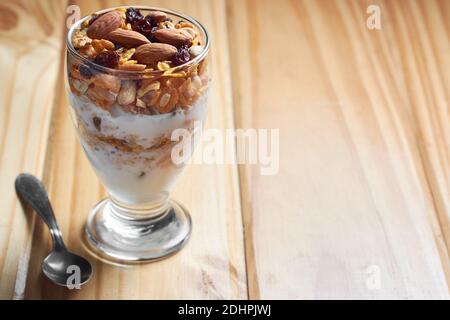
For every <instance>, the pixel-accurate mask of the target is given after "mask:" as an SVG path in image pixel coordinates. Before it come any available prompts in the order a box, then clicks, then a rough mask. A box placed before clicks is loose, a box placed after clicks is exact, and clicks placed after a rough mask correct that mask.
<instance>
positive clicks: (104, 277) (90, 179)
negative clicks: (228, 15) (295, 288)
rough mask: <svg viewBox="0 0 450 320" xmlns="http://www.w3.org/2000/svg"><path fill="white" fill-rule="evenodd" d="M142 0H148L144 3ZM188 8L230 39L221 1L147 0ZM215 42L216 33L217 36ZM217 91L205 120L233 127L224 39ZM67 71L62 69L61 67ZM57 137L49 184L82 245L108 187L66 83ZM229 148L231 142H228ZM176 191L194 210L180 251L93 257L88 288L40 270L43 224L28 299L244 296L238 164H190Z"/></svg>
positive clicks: (65, 227)
mask: <svg viewBox="0 0 450 320" xmlns="http://www.w3.org/2000/svg"><path fill="white" fill-rule="evenodd" d="M76 4H78V5H80V7H81V9H82V12H83V13H89V12H94V11H97V10H99V9H101V8H104V7H112V6H118V5H121V4H122V2H121V3H119V2H115V1H80V2H76ZM142 4H145V3H142ZM148 4H149V5H153V6H158V5H160V6H165V7H169V8H173V9H176V10H179V11H182V12H187V13H188V14H191V15H193V16H195V17H197V18H198V19H199V20H200V21H202V22H204V23H205V24H206V26H207V28H208V30H209V31H210V33H211V35H212V37H213V39H222V38H226V19H225V10H224V8H225V5H224V2H222V1H214V2H208V1H188V2H185V1H164V3H163V2H162V1H159V2H158V1H151V3H150V1H148ZM213 41H214V40H213ZM214 46H215V50H216V51H217V52H220V54H215V55H213V65H214V66H213V68H214V78H215V81H214V83H213V97H212V101H211V103H210V111H209V115H208V123H207V127H213V128H218V129H225V128H226V127H232V126H233V116H232V105H231V101H232V99H231V85H230V75H229V62H228V55H227V52H228V49H227V42H221V41H217V42H215V45H214ZM61 72H62V70H61ZM55 108H56V112H55V118H54V132H53V133H52V135H53V136H54V141H53V143H52V146H51V148H52V152H51V159H50V167H49V176H50V177H51V178H50V181H49V189H50V196H51V198H52V201H53V204H54V208H55V211H56V215H57V218H58V221H59V224H60V226H61V229H62V232H63V235H64V236H65V238H66V239H68V246H69V247H70V248H73V249H74V250H75V251H76V252H80V253H81V252H83V248H82V247H81V246H80V237H81V230H82V225H83V223H84V221H85V219H86V215H87V213H88V210H89V209H90V208H91V207H92V206H93V205H94V204H95V203H96V202H98V201H99V200H100V199H101V198H102V197H104V196H105V195H104V191H103V188H102V187H101V185H100V182H99V181H98V179H97V177H96V176H95V174H94V172H93V170H92V168H91V167H90V164H89V163H88V162H87V160H86V158H85V155H84V153H83V152H82V150H81V147H80V144H79V142H78V140H77V138H76V136H75V131H74V129H73V126H72V122H71V119H70V117H69V112H68V106H67V102H66V98H65V91H64V88H63V87H60V88H59V92H58V100H57V103H56V105H55ZM229 147H230V148H231V149H232V150H233V148H234V146H229ZM173 197H174V198H175V199H177V200H179V201H180V202H181V203H183V205H185V206H186V207H187V208H188V209H189V210H190V212H191V213H192V218H193V221H194V231H193V235H192V237H191V239H190V241H189V243H188V245H187V246H186V248H184V249H183V250H182V251H181V252H180V253H179V254H177V255H175V256H173V257H171V258H169V259H166V260H163V261H160V262H158V263H153V264H148V265H145V266H140V267H133V268H120V267H115V266H111V265H107V264H103V263H100V262H95V264H94V269H95V275H94V278H93V279H92V281H91V282H90V283H89V284H88V285H87V286H86V287H85V288H83V290H80V291H78V290H74V291H68V290H63V289H61V288H55V287H54V286H53V285H52V284H50V283H49V282H48V280H46V279H45V278H44V277H43V276H42V274H41V272H40V263H39V261H41V259H42V258H43V257H44V256H45V254H46V252H47V250H48V246H47V248H45V247H43V246H42V245H41V243H42V242H45V241H47V242H48V236H47V231H46V230H45V229H43V228H42V227H41V228H38V229H37V231H36V233H35V237H34V240H33V244H35V246H34V247H33V250H32V252H33V254H32V256H31V263H30V274H29V277H28V283H27V286H26V288H27V291H26V298H29V299H39V298H45V299H50V298H51V299H53V298H59V299H60V298H65V299H213V298H214V299H224V298H229V299H242V298H246V297H247V288H246V276H245V258H244V247H243V232H242V223H241V210H240V203H239V186H238V175H237V168H236V166H227V167H222V166H218V165H215V166H200V165H192V166H190V167H188V168H187V169H186V172H185V173H184V176H183V178H182V181H180V183H179V184H178V186H177V187H176V190H175V192H174V194H173Z"/></svg>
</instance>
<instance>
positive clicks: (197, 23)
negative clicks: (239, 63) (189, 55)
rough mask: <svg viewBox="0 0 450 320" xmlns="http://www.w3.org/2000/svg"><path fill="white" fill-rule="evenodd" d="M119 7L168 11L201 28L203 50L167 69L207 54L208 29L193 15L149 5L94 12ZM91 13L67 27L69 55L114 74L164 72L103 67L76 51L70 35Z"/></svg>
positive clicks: (186, 64)
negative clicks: (203, 40) (188, 59)
mask: <svg viewBox="0 0 450 320" xmlns="http://www.w3.org/2000/svg"><path fill="white" fill-rule="evenodd" d="M119 8H136V9H139V10H141V9H142V10H151V11H162V12H164V13H168V14H170V15H173V16H177V17H179V18H181V19H183V20H186V21H188V22H190V23H192V24H193V25H194V26H195V27H196V28H198V29H199V30H201V32H202V33H203V36H204V38H205V46H204V48H203V51H202V52H201V53H200V54H199V55H198V56H196V57H195V58H194V59H192V60H190V61H188V62H186V63H184V64H182V65H179V66H176V67H173V68H170V69H169V70H170V71H171V72H175V71H177V70H180V69H185V68H186V67H188V66H191V65H195V64H198V63H200V62H201V61H202V60H203V59H204V58H205V57H206V55H207V54H208V52H209V48H210V38H209V34H208V30H206V28H205V27H204V26H203V25H202V24H201V23H200V22H199V21H197V20H196V19H194V18H193V17H191V16H189V15H185V14H182V13H180V12H177V11H174V10H171V9H165V8H158V7H151V6H118V7H112V8H108V9H104V10H100V11H96V12H94V13H96V14H102V13H106V12H109V11H112V10H116V9H119ZM92 14H93V13H92ZM92 14H89V15H87V16H85V17H83V18H82V19H80V20H79V21H77V22H76V23H75V24H74V25H73V26H72V27H71V28H70V29H69V31H68V32H67V37H66V45H67V50H68V52H69V53H70V54H71V55H73V56H75V57H76V58H77V59H79V60H81V61H82V62H84V63H86V64H88V65H89V64H90V65H93V66H94V67H95V68H96V69H98V70H101V71H104V72H106V73H114V74H122V75H128V76H130V75H155V74H161V73H163V72H165V71H161V70H152V71H145V70H144V71H129V70H118V69H112V68H108V67H104V66H101V65H98V64H95V63H94V62H93V61H91V60H89V59H87V58H85V57H83V56H82V55H81V54H80V53H78V51H77V50H76V49H75V48H74V46H73V45H72V35H73V33H74V31H75V30H77V29H79V27H80V26H81V25H82V23H83V22H84V21H86V20H88V19H90V18H91V17H92Z"/></svg>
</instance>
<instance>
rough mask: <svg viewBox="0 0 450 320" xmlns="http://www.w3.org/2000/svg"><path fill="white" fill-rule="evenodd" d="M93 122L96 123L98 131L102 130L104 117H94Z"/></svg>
mask: <svg viewBox="0 0 450 320" xmlns="http://www.w3.org/2000/svg"><path fill="white" fill-rule="evenodd" d="M92 122H93V123H94V126H95V128H96V129H97V130H98V131H101V130H102V119H100V118H99V117H93V118H92Z"/></svg>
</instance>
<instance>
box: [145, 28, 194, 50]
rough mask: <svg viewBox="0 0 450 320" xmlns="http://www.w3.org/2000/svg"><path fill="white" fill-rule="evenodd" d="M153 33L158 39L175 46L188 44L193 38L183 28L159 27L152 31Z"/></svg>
mask: <svg viewBox="0 0 450 320" xmlns="http://www.w3.org/2000/svg"><path fill="white" fill-rule="evenodd" d="M153 35H154V37H155V38H156V39H157V40H158V41H160V42H162V43H167V44H171V45H173V46H176V47H178V46H181V45H185V44H190V43H191V42H192V40H194V36H193V35H192V34H191V33H190V32H188V31H185V30H183V29H159V30H156V31H155V32H153Z"/></svg>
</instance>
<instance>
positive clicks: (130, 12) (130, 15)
mask: <svg viewBox="0 0 450 320" xmlns="http://www.w3.org/2000/svg"><path fill="white" fill-rule="evenodd" d="M125 15H126V21H127V23H131V24H134V23H135V22H137V21H139V20H142V19H144V16H143V15H142V13H141V12H140V11H139V10H138V9H135V8H128V9H127V12H126V13H125Z"/></svg>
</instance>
